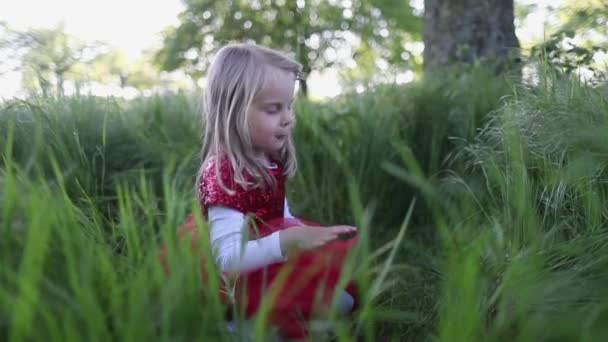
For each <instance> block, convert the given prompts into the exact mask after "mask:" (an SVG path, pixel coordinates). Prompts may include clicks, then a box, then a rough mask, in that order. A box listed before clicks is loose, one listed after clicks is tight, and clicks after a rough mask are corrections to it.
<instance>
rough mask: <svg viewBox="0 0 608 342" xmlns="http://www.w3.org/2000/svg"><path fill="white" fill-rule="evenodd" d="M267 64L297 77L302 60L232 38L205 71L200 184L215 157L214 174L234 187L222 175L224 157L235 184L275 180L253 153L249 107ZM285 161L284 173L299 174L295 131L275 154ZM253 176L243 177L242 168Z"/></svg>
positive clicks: (266, 183)
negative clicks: (237, 42)
mask: <svg viewBox="0 0 608 342" xmlns="http://www.w3.org/2000/svg"><path fill="white" fill-rule="evenodd" d="M269 68H278V69H280V70H284V71H287V72H290V73H293V74H294V82H296V80H297V79H299V78H300V76H301V70H302V66H301V65H300V64H299V63H297V62H296V61H294V60H292V59H290V58H289V57H287V56H285V55H284V54H282V53H280V52H278V51H276V50H272V49H269V48H265V47H261V46H257V45H253V44H230V45H226V46H224V47H223V48H221V49H220V50H219V51H218V53H217V55H216V56H215V59H214V60H213V62H212V64H211V66H210V67H209V70H208V73H207V84H206V87H205V90H204V93H203V98H202V107H203V127H204V134H203V146H202V149H201V167H200V169H199V171H198V176H197V182H196V184H197V187H198V186H199V184H200V179H201V177H202V174H203V172H204V170H205V168H206V166H207V164H208V162H210V161H211V160H212V159H215V160H216V162H215V171H216V177H217V179H218V181H219V184H220V185H221V187H222V188H223V189H224V190H225V191H227V192H228V193H232V190H231V189H228V188H227V187H226V185H225V184H223V182H222V180H221V177H220V164H221V161H222V160H223V159H226V160H227V161H228V162H229V163H230V166H231V168H232V172H233V178H234V181H235V183H236V184H238V185H240V186H242V187H243V188H245V189H249V188H251V187H253V188H256V187H264V186H274V185H275V180H274V178H273V177H272V176H271V175H270V173H269V172H268V170H267V169H266V166H265V165H262V164H261V163H260V161H259V160H257V159H255V158H254V157H253V156H254V151H253V145H252V141H251V132H250V130H249V125H248V117H247V116H248V114H247V113H248V112H249V108H250V107H251V105H252V102H253V100H254V98H255V96H256V95H257V94H258V92H259V91H260V90H261V89H262V87H263V86H264V84H265V82H266V81H267V80H266V79H267V77H269V75H270V74H271V72H270V70H269ZM274 157H275V158H276V159H278V160H277V161H278V162H280V163H281V164H282V166H283V174H284V175H285V176H288V177H291V176H293V175H294V174H295V171H296V168H297V163H296V156H295V148H294V144H293V140H292V138H291V136H289V137H288V140H287V143H286V144H285V146H284V147H283V148H282V149H281V150H280V151H279V153H278V155H277V156H274ZM245 172H246V173H247V174H248V175H249V176H251V177H252V178H253V182H250V181H248V180H247V179H246V178H245V175H244V173H245Z"/></svg>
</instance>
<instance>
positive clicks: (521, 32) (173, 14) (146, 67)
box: [0, 0, 607, 99]
mask: <svg viewBox="0 0 608 342" xmlns="http://www.w3.org/2000/svg"><path fill="white" fill-rule="evenodd" d="M511 2H512V1H511ZM474 3H476V2H470V4H474ZM477 3H478V4H481V5H483V4H484V3H485V2H484V1H478V2H477ZM491 3H492V2H491V1H490V2H488V4H490V5H487V6H489V7H488V8H485V9H481V11H486V12H487V15H489V16H496V17H500V16H503V15H507V16H509V17H510V16H513V15H514V24H515V34H516V35H517V37H518V38H519V42H520V46H521V48H522V49H523V52H522V53H523V55H524V56H527V55H529V54H530V49H532V48H533V47H534V46H538V45H539V44H542V43H546V42H547V41H553V43H554V45H555V46H554V47H555V48H559V49H562V50H566V49H569V48H571V47H572V46H576V47H577V48H580V49H589V50H592V49H595V48H598V50H597V51H596V50H593V52H594V53H592V54H591V55H590V56H588V57H589V58H590V59H591V60H589V61H587V63H586V65H589V66H593V67H595V68H598V67H600V68H601V67H603V66H604V62H605V59H606V58H605V54H604V53H603V48H604V47H605V44H606V37H605V32H606V23H605V22H604V19H603V18H604V16H605V12H606V11H607V10H606V8H605V4H604V3H603V2H602V1H599V0H598V1H594V0H582V1H573V0H553V1H549V0H541V1H531V0H517V1H515V2H514V9H512V10H511V9H510V10H509V11H514V13H510V14H501V13H500V11H502V10H503V8H502V7H500V6H496V5H493V4H491ZM429 4H430V5H431V6H434V5H433V4H434V2H433V1H430V2H429ZM468 6H469V4H468V3H467V2H463V7H462V10H463V11H466V10H467V8H468V9H470V8H469V7H468ZM476 6H479V5H476ZM450 11H451V12H450V13H448V14H447V15H450V16H454V17H458V16H462V19H459V20H461V21H463V22H464V20H465V19H464V15H463V14H462V11H458V10H455V9H451V10H450ZM472 12H474V11H472ZM424 20H425V18H424V3H423V1H422V0H413V1H407V0H403V1H395V0H370V1H358V0H352V1H351V0H344V1H338V0H336V1H324V0H313V1H295V0H294V1H194V0H193V1H179V0H164V1H157V2H152V3H151V2H147V1H143V0H130V1H118V0H110V1H108V2H103V3H101V2H97V1H76V0H59V1H54V2H52V3H51V2H45V1H36V0H24V1H3V2H2V4H0V56H1V59H0V61H1V62H0V97H2V98H4V99H7V98H12V97H20V98H23V97H27V96H28V95H31V94H47V95H52V94H55V95H57V94H65V95H72V94H93V95H99V96H106V95H111V96H120V97H124V98H133V97H135V96H138V95H150V94H152V93H162V92H167V91H172V92H176V91H180V90H185V91H195V90H197V87H200V86H201V85H202V84H203V83H204V72H205V68H206V67H207V65H208V63H209V58H210V57H211V56H212V54H213V52H214V51H215V50H216V49H217V48H218V46H220V45H221V44H222V43H226V42H228V41H248V40H249V41H255V42H257V43H260V44H265V45H269V46H272V47H275V48H279V49H283V50H284V51H287V52H290V53H291V54H294V55H295V57H296V58H297V59H298V60H300V61H301V62H302V63H304V65H305V67H306V70H307V71H308V79H307V84H308V85H309V86H308V87H307V88H306V90H308V93H309V95H310V97H311V98H313V99H322V98H327V97H332V96H335V95H338V94H340V93H341V92H344V91H348V90H350V89H356V90H358V91H359V92H361V91H363V90H364V89H366V87H368V86H370V85H373V84H378V83H398V84H402V83H407V82H411V81H413V80H415V79H419V78H420V77H421V73H422V65H423V49H424V39H423V21H424ZM426 20H429V21H430V20H440V18H439V17H434V18H431V17H427V19H426ZM452 20H454V19H452ZM468 25H469V27H463V28H461V29H462V30H473V31H476V33H475V34H476V35H483V34H490V33H491V32H490V31H491V28H489V27H487V26H483V25H478V27H474V25H472V24H468ZM484 30H487V32H483V31H484ZM500 30H507V29H506V28H502V27H501V28H500ZM478 44H481V43H478ZM442 53H443V54H448V53H449V52H448V51H443V52H442ZM484 53H485V52H484ZM585 57H587V56H585ZM585 75H586V76H588V75H587V74H585Z"/></svg>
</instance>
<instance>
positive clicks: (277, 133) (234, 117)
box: [197, 44, 356, 338]
mask: <svg viewBox="0 0 608 342" xmlns="http://www.w3.org/2000/svg"><path fill="white" fill-rule="evenodd" d="M300 75H301V65H300V64H298V63H297V62H295V61H293V60H292V59H290V58H288V57H286V56H285V55H283V54H281V53H279V52H277V51H275V50H271V49H268V48H264V47H260V46H256V45H250V44H235V45H228V46H225V47H223V48H222V49H221V50H220V51H219V52H218V53H217V55H216V57H215V59H214V61H213V63H212V65H211V66H210V68H209V72H208V75H207V77H208V78H207V86H206V89H205V93H204V97H203V107H204V114H203V116H204V138H203V147H202V151H201V158H202V164H201V168H200V170H199V173H198V179H197V185H198V186H197V187H198V196H199V200H200V204H201V207H202V210H203V214H204V215H205V217H206V218H207V221H208V226H209V237H210V241H211V245H212V247H213V253H214V257H215V261H216V265H217V266H218V268H219V270H220V271H221V272H224V273H225V274H231V275H236V277H235V278H236V291H235V295H236V300H237V304H239V305H241V306H242V307H243V308H244V309H245V315H246V316H247V317H249V316H251V315H253V314H255V313H256V312H257V310H258V309H259V306H260V304H261V300H262V297H263V296H266V295H268V293H269V292H270V291H269V290H271V289H273V288H276V289H277V291H278V292H277V293H278V294H277V297H275V298H274V299H273V301H272V308H271V309H270V314H269V318H270V322H271V323H273V324H275V325H276V326H278V327H279V331H280V332H281V333H282V335H284V336H285V337H288V338H302V337H305V336H306V335H307V329H306V322H307V321H309V320H310V319H311V318H313V317H315V316H319V315H321V316H322V315H323V314H326V313H327V310H329V303H330V301H331V299H332V296H333V290H334V288H335V287H336V283H337V281H338V277H339V275H340V269H341V264H342V262H343V260H344V258H345V256H346V253H347V252H348V250H349V248H350V247H351V246H352V245H353V244H354V243H355V239H350V240H344V239H339V237H340V236H341V234H353V233H355V232H356V228H355V227H351V226H331V227H319V226H317V225H315V224H312V223H310V222H305V221H302V220H297V219H295V218H294V217H293V216H292V215H291V213H290V211H289V206H288V203H287V200H286V198H285V181H286V178H287V177H291V176H293V175H294V173H295V172H296V159H295V151H294V144H293V141H292V135H291V131H292V128H293V127H294V124H295V115H294V112H293V102H294V90H295V89H294V88H295V83H296V81H297V80H298V78H299V76H300ZM248 215H251V220H247V217H248ZM275 280H276V281H275ZM339 296H340V297H339V298H340V301H339V305H338V307H337V308H336V309H337V310H338V311H339V312H343V313H348V312H350V311H351V310H352V309H353V307H354V304H355V296H354V292H353V291H352V286H349V287H348V288H347V291H343V292H342V293H340V294H339ZM315 303H316V304H315Z"/></svg>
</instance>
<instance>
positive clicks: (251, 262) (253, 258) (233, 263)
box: [207, 206, 285, 272]
mask: <svg viewBox="0 0 608 342" xmlns="http://www.w3.org/2000/svg"><path fill="white" fill-rule="evenodd" d="M207 217H208V222H209V239H210V240H211V247H212V248H213V253H214V257H215V263H216V265H217V266H218V268H219V269H220V270H221V271H222V272H246V271H250V270H253V269H256V268H261V267H264V266H267V265H270V264H273V263H276V262H281V261H285V258H284V257H283V253H282V252H281V242H280V240H279V232H275V233H272V234H271V235H268V236H265V237H263V238H261V239H257V240H251V241H246V242H244V243H243V241H242V240H243V235H244V234H243V231H242V230H243V229H244V228H245V229H246V227H244V225H245V224H246V222H245V215H244V214H243V213H241V212H240V211H238V210H234V209H230V208H226V207H218V206H215V207H210V208H209V209H208V211H207Z"/></svg>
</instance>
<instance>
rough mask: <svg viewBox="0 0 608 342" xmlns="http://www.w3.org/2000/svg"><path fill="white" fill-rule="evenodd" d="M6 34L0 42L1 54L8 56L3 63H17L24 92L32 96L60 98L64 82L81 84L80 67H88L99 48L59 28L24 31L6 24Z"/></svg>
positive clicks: (81, 69) (82, 69) (82, 68)
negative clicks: (39, 94) (40, 95)
mask: <svg viewBox="0 0 608 342" xmlns="http://www.w3.org/2000/svg"><path fill="white" fill-rule="evenodd" d="M5 31H6V34H5V35H4V38H3V39H2V40H0V52H4V53H5V54H6V55H7V56H9V57H10V58H7V60H6V61H5V62H12V61H14V60H16V61H17V64H18V67H17V68H16V69H21V71H22V73H23V79H24V84H25V87H26V89H28V90H29V91H30V92H31V93H33V94H36V93H37V92H41V93H42V95H43V96H47V95H52V94H55V95H58V96H60V95H63V93H64V88H63V86H64V81H65V80H66V79H73V80H75V81H77V82H82V81H83V78H85V76H84V75H83V73H84V72H85V70H84V69H85V68H84V67H83V65H87V64H90V63H91V62H92V61H93V60H94V58H95V56H96V55H97V54H98V53H99V48H100V47H101V44H99V43H95V44H87V43H85V42H83V41H81V40H80V39H78V38H76V37H74V36H72V35H69V34H67V33H66V32H65V31H64V28H63V26H62V25H58V26H57V27H56V28H54V29H30V30H27V31H23V32H21V31H14V30H11V29H10V28H8V26H6V25H5ZM0 64H3V63H0ZM53 87H54V88H55V90H54V91H53V89H52V88H53Z"/></svg>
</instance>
